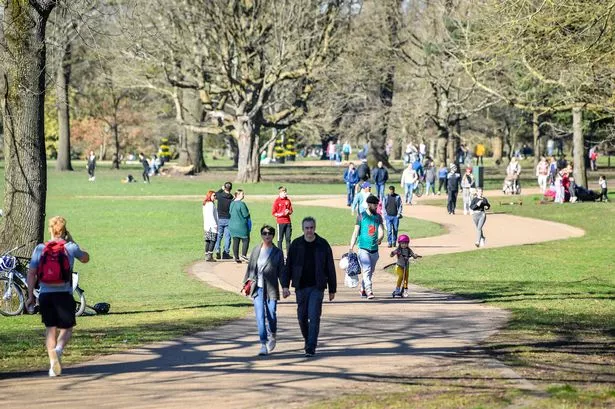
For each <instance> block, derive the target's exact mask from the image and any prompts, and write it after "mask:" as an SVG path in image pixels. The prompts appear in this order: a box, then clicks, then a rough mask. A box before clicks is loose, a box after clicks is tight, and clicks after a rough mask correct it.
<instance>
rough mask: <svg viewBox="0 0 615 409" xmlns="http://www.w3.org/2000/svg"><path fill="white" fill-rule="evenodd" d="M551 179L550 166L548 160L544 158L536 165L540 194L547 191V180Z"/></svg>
mask: <svg viewBox="0 0 615 409" xmlns="http://www.w3.org/2000/svg"><path fill="white" fill-rule="evenodd" d="M548 177H549V164H548V163H547V159H546V158H545V157H544V156H542V157H541V158H540V162H538V165H536V178H538V186H540V193H544V192H546V191H547V178H548Z"/></svg>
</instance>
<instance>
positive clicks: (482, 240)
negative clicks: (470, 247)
mask: <svg viewBox="0 0 615 409" xmlns="http://www.w3.org/2000/svg"><path fill="white" fill-rule="evenodd" d="M479 245H480V246H481V247H485V238H484V237H483V238H482V239H480V243H479Z"/></svg>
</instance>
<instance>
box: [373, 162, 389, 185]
mask: <svg viewBox="0 0 615 409" xmlns="http://www.w3.org/2000/svg"><path fill="white" fill-rule="evenodd" d="M372 178H373V179H374V183H377V184H379V185H383V184H385V183H386V182H387V180H389V171H388V170H387V169H386V168H385V167H382V168H379V167H378V166H376V167H375V168H374V169H372Z"/></svg>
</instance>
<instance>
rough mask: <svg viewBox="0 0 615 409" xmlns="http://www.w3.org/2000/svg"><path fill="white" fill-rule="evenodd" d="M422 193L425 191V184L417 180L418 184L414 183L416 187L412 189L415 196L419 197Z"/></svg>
mask: <svg viewBox="0 0 615 409" xmlns="http://www.w3.org/2000/svg"><path fill="white" fill-rule="evenodd" d="M423 193H425V184H424V183H423V182H419V183H418V185H416V189H415V190H414V194H415V195H416V196H417V197H421V196H423Z"/></svg>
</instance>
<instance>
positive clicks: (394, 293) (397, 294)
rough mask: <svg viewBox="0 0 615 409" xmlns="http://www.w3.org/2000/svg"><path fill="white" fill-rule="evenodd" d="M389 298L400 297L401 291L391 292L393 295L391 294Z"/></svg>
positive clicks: (397, 289)
mask: <svg viewBox="0 0 615 409" xmlns="http://www.w3.org/2000/svg"><path fill="white" fill-rule="evenodd" d="M391 296H392V297H393V298H395V297H401V291H400V290H399V288H396V289H395V290H393V294H391Z"/></svg>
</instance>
